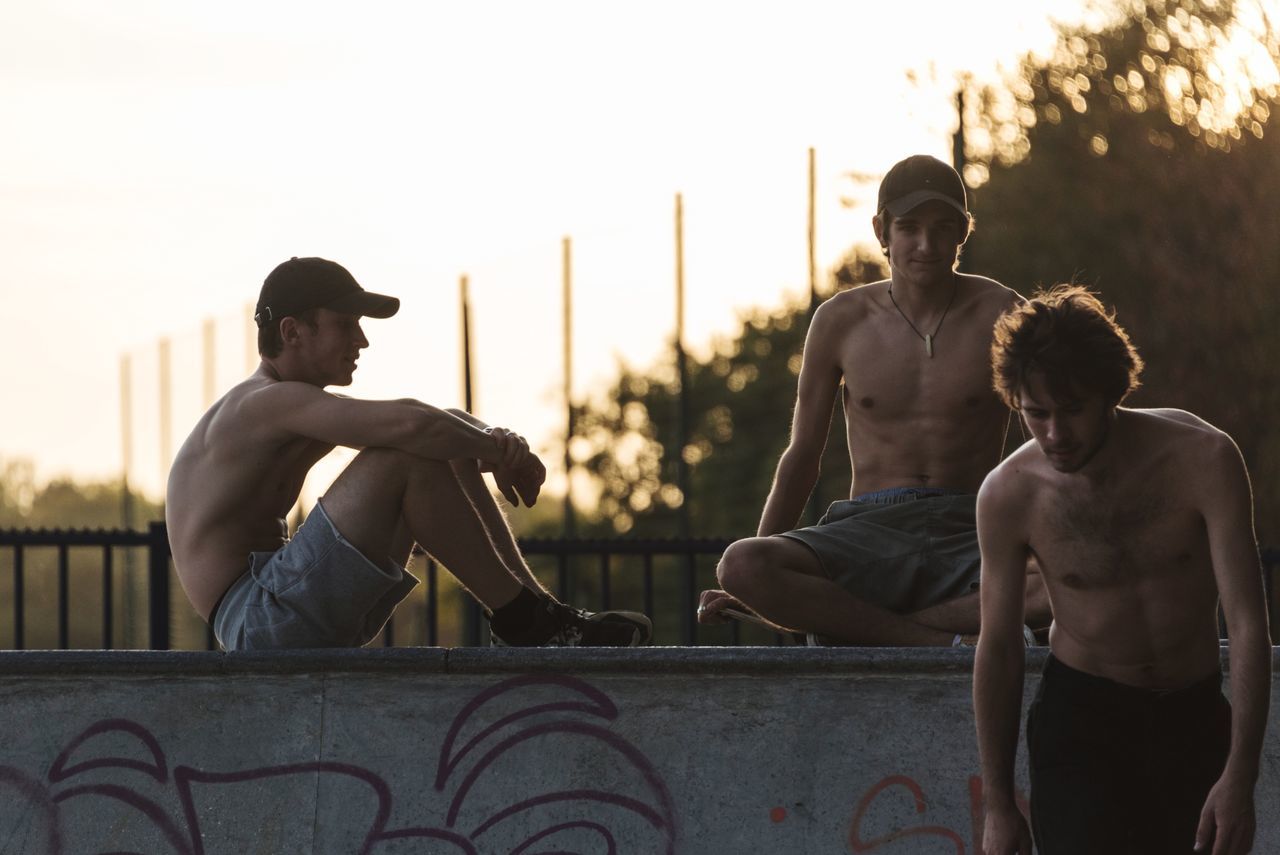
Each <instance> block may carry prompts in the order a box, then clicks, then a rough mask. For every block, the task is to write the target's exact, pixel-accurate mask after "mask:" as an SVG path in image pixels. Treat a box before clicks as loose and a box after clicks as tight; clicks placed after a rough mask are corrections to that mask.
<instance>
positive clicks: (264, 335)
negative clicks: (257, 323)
mask: <svg viewBox="0 0 1280 855" xmlns="http://www.w3.org/2000/svg"><path fill="white" fill-rule="evenodd" d="M285 317H292V318H294V319H296V320H299V321H302V322H303V323H304V324H306V325H307V326H309V327H311V328H312V329H315V327H316V310H315V309H307V310H306V311H305V312H299V313H298V314H296V315H286V316H285ZM283 320H284V318H276V319H275V320H273V321H268V322H267V325H266V326H264V327H258V355H259V356H265V357H266V358H267V359H274V358H275V357H277V356H279V355H280V352H281V351H282V350H284V339H282V338H281V337H280V322H281V321H283Z"/></svg>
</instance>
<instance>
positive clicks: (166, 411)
mask: <svg viewBox="0 0 1280 855" xmlns="http://www.w3.org/2000/svg"><path fill="white" fill-rule="evenodd" d="M171 361H172V360H171V353H170V347H169V339H167V338H162V339H160V442H159V446H160V489H161V492H162V493H163V491H164V487H165V484H166V482H168V480H169V464H170V463H171V462H172V461H173V449H172V439H171V437H170V434H171V432H172V424H173V418H172V406H173V403H172V400H171V396H170V392H171V388H170V382H171V376H172V371H171V370H170V369H171Z"/></svg>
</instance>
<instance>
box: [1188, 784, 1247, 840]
mask: <svg viewBox="0 0 1280 855" xmlns="http://www.w3.org/2000/svg"><path fill="white" fill-rule="evenodd" d="M1255 825H1256V819H1255V818H1254V812H1253V787H1252V786H1250V785H1249V784H1247V783H1246V782H1243V781H1240V780H1238V779H1236V778H1229V777H1227V776H1226V774H1224V775H1223V776H1222V777H1221V778H1219V779H1218V783H1216V784H1214V785H1213V789H1211V790H1210V791H1209V796H1208V798H1206V799H1205V800H1204V808H1203V809H1202V810H1201V811H1200V826H1199V827H1198V828H1197V829H1196V846H1195V850H1196V851H1197V852H1204V853H1206V855H1244V853H1246V852H1248V851H1249V850H1250V849H1252V848H1253V832H1254V828H1255ZM1210 841H1213V851H1212V853H1210V850H1209V842H1210Z"/></svg>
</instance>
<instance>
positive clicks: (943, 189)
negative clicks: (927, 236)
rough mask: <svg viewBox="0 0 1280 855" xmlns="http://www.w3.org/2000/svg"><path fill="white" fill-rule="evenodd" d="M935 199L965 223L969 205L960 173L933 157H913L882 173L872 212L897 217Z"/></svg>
mask: <svg viewBox="0 0 1280 855" xmlns="http://www.w3.org/2000/svg"><path fill="white" fill-rule="evenodd" d="M935 199H936V200H937V201H939V202H945V203H947V204H948V205H950V206H951V207H953V208H955V209H956V212H957V213H959V214H960V215H961V216H962V217H965V218H966V219H968V217H969V204H968V199H967V197H966V196H965V190H964V182H963V181H962V180H960V173H959V172H956V171H955V169H954V168H953V167H952V166H951V165H950V164H948V163H943V162H942V161H941V160H938V159H937V158H936V157H930V156H929V155H927V154H916V155H912V156H911V157H908V158H906V159H905V160H900V161H898V162H897V163H895V164H894V165H893V168H892V169H890V170H889V171H888V172H887V173H885V176H884V180H882V181H881V182H880V196H879V198H878V199H877V201H876V212H877V213H879V212H881V211H884V210H885V209H888V211H889V215H890V216H892V217H901V216H902V215H904V214H906V213H907V212H908V211H910V210H912V209H913V208H915V207H917V206H919V205H922V204H924V203H925V202H929V201H931V200H935Z"/></svg>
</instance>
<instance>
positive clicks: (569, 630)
mask: <svg viewBox="0 0 1280 855" xmlns="http://www.w3.org/2000/svg"><path fill="white" fill-rule="evenodd" d="M399 308H400V301H399V300H398V299H396V298H394V297H387V296H384V295H381V294H374V293H370V292H368V291H365V290H364V289H363V288H361V287H360V285H359V284H358V283H357V282H356V280H355V279H354V278H353V277H352V275H351V274H350V273H349V272H347V270H346V269H345V268H343V267H342V266H341V265H339V264H336V263H334V262H332V261H327V260H325V259H322V258H293V259H291V260H289V261H286V262H284V263H283V264H281V265H279V266H278V267H277V268H276V269H275V270H273V271H272V272H271V274H270V275H269V276H268V277H267V279H266V281H265V282H264V283H263V285H262V290H261V293H260V295H259V298H258V306H257V311H256V314H255V316H254V319H255V321H256V322H257V324H258V352H259V354H260V355H261V357H262V361H261V363H260V364H259V366H258V369H257V370H256V371H255V372H254V373H253V374H252V375H250V376H249V377H248V378H247V379H246V380H244V381H242V382H241V383H239V384H238V385H236V386H235V387H234V388H232V389H231V391H229V392H228V393H227V394H226V395H224V396H223V397H222V398H221V399H220V400H218V401H217V402H216V403H215V404H214V405H213V406H212V407H210V409H209V411H208V412H207V413H205V414H204V416H203V418H201V419H200V421H199V423H198V424H197V425H196V426H195V429H194V430H193V431H192V432H191V435H190V436H189V437H188V438H187V440H186V442H184V443H183V445H182V448H181V449H180V450H179V452H178V456H177V458H176V459H175V460H174V462H173V466H172V469H171V471H170V475H169V484H168V490H167V496H166V503H165V516H166V521H167V523H168V529H169V543H170V546H171V548H172V551H173V557H174V563H175V566H176V568H177V573H178V578H179V580H180V581H181V583H182V586H183V589H184V590H185V591H186V594H187V597H188V598H189V599H190V600H191V604H192V606H193V607H194V608H195V610H196V611H197V612H198V613H199V614H200V615H201V617H203V618H205V619H206V620H207V621H209V624H210V625H211V626H212V627H213V630H214V634H215V635H216V636H217V639H218V641H219V643H220V644H221V645H222V646H223V647H224V648H225V649H227V650H245V649H272V648H289V647H355V646H360V645H363V644H365V643H367V642H368V641H369V640H371V639H372V638H373V637H374V636H376V635H377V634H378V632H379V631H380V630H381V629H382V626H383V625H384V624H385V623H386V621H387V618H388V617H390V615H391V613H392V611H393V610H394V609H395V607H396V605H397V604H398V603H399V602H400V601H401V600H402V599H403V598H404V597H405V596H406V595H407V594H408V593H409V592H410V591H411V590H412V589H413V588H414V586H416V585H417V584H418V580H417V579H416V578H414V577H413V576H412V575H410V574H409V573H407V572H406V571H405V569H404V568H405V564H406V562H407V561H408V559H409V556H410V552H411V550H412V547H413V545H414V543H415V542H416V543H417V544H418V545H420V546H421V547H422V548H423V549H424V550H426V552H427V553H428V554H430V555H431V556H433V557H434V558H435V559H437V560H438V561H439V562H440V563H441V564H443V565H444V566H445V567H447V568H448V569H449V571H450V572H451V573H453V574H454V575H455V576H456V577H457V578H458V580H459V581H460V582H461V583H462V584H463V585H464V586H465V587H466V588H467V590H469V591H470V592H471V594H472V595H473V596H474V597H475V598H476V599H477V600H479V601H480V603H481V604H482V605H483V606H484V607H485V609H486V611H487V613H488V614H489V618H490V628H491V629H492V632H493V635H494V638H495V641H497V642H500V643H505V644H511V645H564V646H574V645H603V646H632V645H636V644H643V643H646V642H647V641H648V640H649V637H650V632H651V629H650V623H649V620H648V618H646V617H645V616H644V615H641V614H637V613H634V612H601V613H596V614H592V613H589V612H584V611H582V610H580V609H575V608H572V607H571V606H567V605H565V604H563V603H560V602H558V601H557V600H556V599H555V598H554V597H552V596H551V594H549V593H548V592H547V591H546V590H544V589H543V588H542V587H541V585H539V583H538V581H537V579H536V578H535V577H534V575H533V573H532V572H531V571H530V569H529V567H528V565H527V564H526V563H525V561H524V558H523V556H521V554H520V551H519V549H518V547H517V546H516V542H515V539H514V537H513V536H512V534H511V530H510V528H509V527H508V525H507V521H506V518H505V517H504V516H503V514H502V511H501V510H500V509H499V507H498V505H497V503H496V502H495V501H494V499H493V496H492V495H490V493H489V491H488V489H487V487H486V486H485V482H484V479H483V477H482V474H481V473H484V472H490V473H492V475H493V478H494V481H495V482H496V483H497V486H498V488H499V490H500V491H501V492H502V494H503V495H504V496H505V497H506V498H507V499H508V500H509V501H510V502H512V503H513V504H518V503H519V502H520V501H524V502H525V503H526V504H529V505H532V504H533V503H534V502H535V501H536V500H537V498H538V492H539V491H540V490H541V488H542V482H543V480H544V478H545V476H546V470H545V468H544V467H543V465H542V463H541V462H540V461H539V460H538V458H537V457H536V456H535V455H534V454H533V453H532V452H531V451H530V450H529V446H528V444H527V443H526V442H525V440H524V439H523V437H521V436H520V435H519V434H517V433H515V432H514V431H511V430H507V429H504V428H500V427H489V426H487V425H485V424H484V423H483V422H481V421H480V420H479V419H477V418H475V417H474V416H472V415H470V414H468V413H466V412H463V411H460V410H452V409H449V410H445V409H438V408H436V407H433V406H431V405H430V404H424V403H422V402H421V401H415V400H412V399H408V398H404V399H400V400H395V401H368V400H360V399H356V398H348V397H344V396H341V395H335V394H332V393H330V392H328V391H326V390H325V387H326V386H346V385H349V384H350V383H351V379H352V375H353V373H354V372H355V370H356V360H357V359H358V358H359V355H360V351H361V350H363V349H364V348H365V347H368V345H369V341H368V339H366V338H365V336H364V332H363V330H362V329H361V327H360V319H361V318H362V317H373V318H389V317H391V316H392V315H394V314H395V313H396V311H397V310H398V309H399ZM339 445H341V446H346V447H348V448H355V449H360V451H359V453H358V454H357V455H356V457H355V459H354V460H353V461H352V462H351V463H350V465H348V466H347V468H346V469H345V470H344V471H343V472H342V474H341V475H339V476H338V478H337V479H336V480H335V481H334V482H333V484H332V485H331V486H330V488H329V489H328V490H327V491H326V492H325V494H324V496H322V497H321V499H320V501H319V502H318V503H317V504H316V506H315V508H314V509H312V511H311V513H310V515H309V516H308V517H307V519H306V521H305V522H304V523H303V525H302V526H301V527H300V528H299V529H298V531H297V533H296V534H295V536H294V537H293V538H292V539H290V538H289V537H288V535H287V528H286V526H285V517H286V515H287V514H288V512H289V509H290V508H292V507H293V505H294V503H295V502H296V501H297V499H298V495H299V493H300V492H301V490H302V484H303V480H304V479H305V478H306V475H307V472H308V471H310V469H311V468H312V466H314V465H315V464H316V462H317V461H319V460H320V458H322V457H324V456H325V455H326V454H328V453H329V451H331V450H332V449H333V448H334V447H335V446H339Z"/></svg>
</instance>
